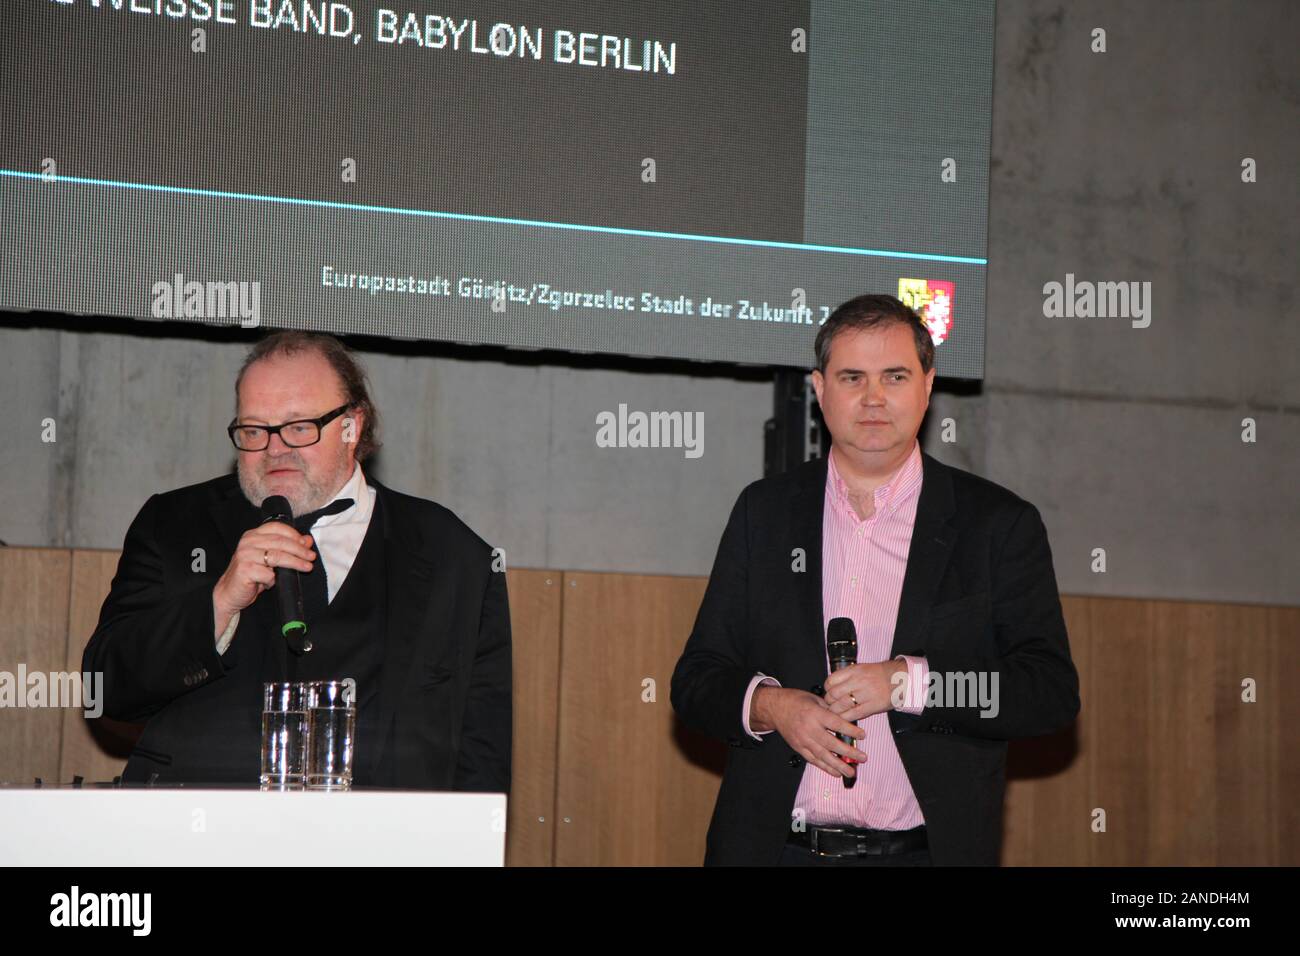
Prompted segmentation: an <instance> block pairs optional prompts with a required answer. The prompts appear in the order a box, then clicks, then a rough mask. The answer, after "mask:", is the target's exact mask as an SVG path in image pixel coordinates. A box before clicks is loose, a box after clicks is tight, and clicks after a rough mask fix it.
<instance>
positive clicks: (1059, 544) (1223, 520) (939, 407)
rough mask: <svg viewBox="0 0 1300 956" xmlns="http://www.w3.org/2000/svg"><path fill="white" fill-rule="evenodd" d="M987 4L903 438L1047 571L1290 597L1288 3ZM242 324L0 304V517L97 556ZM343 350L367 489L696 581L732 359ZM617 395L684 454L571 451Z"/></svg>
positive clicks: (744, 401)
mask: <svg viewBox="0 0 1300 956" xmlns="http://www.w3.org/2000/svg"><path fill="white" fill-rule="evenodd" d="M997 19H998V27H997V44H998V46H997V54H996V72H995V90H994V118H993V168H992V187H991V188H992V195H991V209H992V212H991V215H990V222H989V239H990V242H989V259H990V267H989V286H988V303H989V345H988V359H987V380H986V381H985V383H984V384H983V386H982V387H981V388H979V389H978V390H975V391H974V392H973V393H972V392H971V390H969V389H963V388H953V389H944V388H943V387H942V386H941V387H940V388H938V389H936V394H935V398H934V402H933V405H932V410H931V422H930V427H929V428H928V429H927V433H926V436H925V445H926V448H927V450H929V451H931V452H932V453H934V454H936V455H937V456H938V457H940V458H942V459H943V460H945V461H948V462H950V463H952V464H955V465H959V466H961V467H965V468H969V469H971V470H974V471H977V472H979V473H981V474H984V475H986V476H988V477H989V478H991V479H993V480H994V481H997V482H1000V483H1002V484H1004V485H1006V486H1008V487H1010V488H1012V489H1013V490H1015V491H1016V492H1018V493H1019V494H1021V495H1023V496H1025V497H1026V498H1028V499H1029V500H1031V501H1033V502H1034V503H1035V504H1037V505H1038V506H1039V508H1040V509H1041V510H1042V512H1043V516H1044V519H1045V520H1046V522H1047V526H1048V530H1049V532H1050V534H1051V540H1052V546H1053V552H1054V556H1055V562H1056V566H1057V575H1058V579H1059V581H1060V585H1061V588H1062V590H1063V591H1066V592H1071V593H1077V594H1111V595H1132V596H1149V597H1162V598H1199V599H1206V600H1221V601H1242V602H1267V603H1280V604H1297V603H1300V593H1298V592H1300V588H1298V587H1297V583H1296V582H1297V574H1296V570H1297V561H1296V559H1295V557H1294V556H1293V555H1292V551H1291V549H1292V548H1293V547H1294V542H1295V541H1296V540H1297V537H1298V534H1297V532H1300V509H1297V508H1296V506H1295V501H1296V485H1297V482H1296V479H1295V477H1294V475H1295V471H1296V465H1297V463H1298V462H1300V426H1298V425H1297V415H1296V413H1297V411H1298V410H1300V385H1298V384H1297V375H1296V374H1295V373H1296V372H1297V371H1300V321H1298V320H1300V315H1298V314H1297V301H1296V289H1297V279H1296V271H1297V269H1296V259H1297V249H1298V248H1300V234H1298V233H1300V227H1297V216H1296V212H1297V209H1298V208H1300V206H1298V204H1297V198H1298V197H1297V181H1296V176H1295V157H1296V156H1297V155H1300V122H1297V119H1300V70H1298V69H1297V58H1296V55H1295V52H1294V49H1293V39H1294V37H1295V36H1296V35H1297V32H1298V28H1300V7H1297V6H1296V5H1295V4H1294V3H1292V2H1290V0H1272V2H1264V0H1256V2H1252V3H1250V4H1233V3H1228V2H1226V0H1225V2H1215V3H1198V2H1181V0H1180V2H1173V0H1169V2H1160V3H1155V2H1152V3H1144V4H1131V3H1119V2H1109V3H1089V4H1067V3H1065V2H1059V3H1027V2H1006V0H1004V2H1002V3H1000V4H999V7H998V18H997ZM1094 27H1102V28H1104V29H1106V31H1107V37H1106V42H1107V52H1106V53H1104V54H1096V53H1092V52H1091V51H1090V49H1089V47H1090V43H1091V36H1090V34H1091V31H1092V29H1093V28H1094ZM814 42H815V38H814ZM1247 156H1249V157H1253V158H1254V159H1255V160H1256V161H1257V163H1258V177H1259V181H1258V182H1257V183H1254V184H1244V183H1242V182H1241V178H1240V170H1241V161H1242V159H1243V157H1247ZM1066 273H1073V274H1074V275H1075V277H1076V278H1077V279H1080V280H1084V279H1086V280H1093V281H1139V282H1146V281H1149V282H1151V283H1152V305H1153V308H1152V321H1151V324H1150V326H1149V327H1148V328H1143V329H1139V328H1133V327H1132V325H1131V323H1130V322H1129V321H1128V320H1126V319H1119V318H1115V319H1098V318H1093V319H1061V318H1045V317H1044V315H1043V285H1044V283H1046V282H1049V281H1053V280H1056V281H1064V279H1065V276H1066ZM247 341H248V340H247V338H246V337H243V336H242V334H241V333H237V332H235V331H232V330H223V329H206V328H193V327H177V326H175V325H168V326H158V325H154V324H150V323H128V322H122V321H111V322H109V321H103V322H96V321H92V320H84V319H69V318H59V317H52V316H22V315H4V316H0V401H2V402H3V406H4V408H5V409H6V411H7V414H5V415H4V416H3V418H2V419H0V449H3V450H4V451H3V465H2V466H0V539H3V540H4V541H6V542H7V543H8V544H11V545H55V546H74V547H103V548H114V547H119V546H120V545H121V542H122V537H123V534H124V532H125V530H126V526H127V524H128V523H129V521H130V519H131V517H132V516H133V515H134V514H135V512H136V511H137V510H138V508H139V507H140V505H141V504H143V502H144V500H145V499H146V498H147V497H148V495H149V494H150V493H152V492H155V491H160V490H165V489H168V488H173V487H178V486H180V485H184V484H188V483H191V482H195V481H201V480H204V479H206V478H209V477H212V476H214V475H216V474H218V473H219V472H221V471H222V470H227V469H229V468H230V467H232V465H233V460H234V456H233V450H232V449H231V448H230V447H229V445H228V444H227V443H226V439H225V436H224V434H223V431H222V430H223V429H224V427H225V425H226V424H227V422H228V421H229V419H230V416H231V414H232V401H233V396H232V391H231V389H232V383H233V380H234V375H235V371H236V369H237V368H238V365H239V362H240V359H241V357H242V354H243V352H244V350H245V348H246V346H247ZM353 344H354V345H355V346H356V347H357V348H358V350H359V351H360V352H361V353H362V355H363V357H364V358H365V359H366V361H367V364H368V367H369V369H370V372H371V377H372V380H373V382H374V386H375V391H376V394H377V398H378V401H379V402H380V407H381V409H382V411H383V412H384V413H385V416H386V425H387V427H386V436H385V437H386V447H385V448H384V450H383V451H382V452H381V454H380V456H379V458H378V459H377V461H376V469H375V470H376V473H377V474H378V476H379V477H380V479H381V480H383V481H385V482H386V483H388V484H390V485H392V486H394V487H396V488H399V489H401V490H404V491H408V492H411V493H414V494H418V495H422V496H426V497H431V498H435V499H437V500H439V501H441V502H442V503H444V504H446V505H448V506H449V507H451V508H452V509H453V510H455V511H456V512H458V513H459V514H460V515H461V516H462V517H463V518H464V519H465V520H466V521H468V522H469V523H470V524H471V525H472V526H473V527H474V528H475V529H477V530H478V531H479V533H480V534H482V535H483V536H484V537H485V538H487V539H488V540H490V541H492V542H493V543H494V544H497V545H500V546H502V547H504V548H506V550H507V554H508V556H509V561H510V563H511V564H512V565H514V566H535V567H557V568H571V569H579V570H617V571H627V572H648V573H670V574H701V573H705V572H707V571H708V569H709V566H710V564H711V562H712V559H713V553H714V549H715V548H716V545H717V540H718V536H719V535H720V533H721V530H722V526H723V523H724V522H725V520H726V515H727V512H728V510H729V508H730V506H731V504H732V502H733V501H734V499H735V496H736V494H737V493H738V492H739V490H740V489H741V488H742V487H743V486H744V485H745V484H746V483H747V482H749V481H751V480H753V479H754V478H756V477H758V476H760V474H761V471H762V425H763V421H764V419H765V418H767V417H768V416H769V415H770V414H771V404H772V394H771V387H770V385H769V384H768V383H767V380H766V379H765V377H764V375H763V374H762V373H760V372H758V371H755V370H745V369H730V368H725V367H714V366H707V367H706V366H694V365H690V364H685V363H647V362H639V361H632V360H626V361H623V360H616V359H600V358H586V357H569V356H563V355H551V354H540V355H539V354H535V353H506V352H502V351H498V350H475V349H467V348H463V347H458V346H448V345H441V344H437V343H407V342H380V341H374V340H360V341H357V342H355V343H353ZM619 403H626V404H627V405H628V406H629V408H631V409H644V410H650V409H663V410H672V409H678V410H683V411H701V412H703V413H704V455H703V457H702V458H700V459H697V460H687V459H685V458H684V457H683V455H682V453H681V451H680V450H675V451H674V450H668V449H662V450H658V449H655V450H652V449H621V450H620V449H601V448H597V447H596V444H595V431H596V415H597V413H598V412H600V411H603V410H610V411H613V410H616V409H617V407H618V405H619ZM46 417H52V418H54V419H55V420H56V422H57V427H58V441H57V442H55V443H53V444H45V443H42V442H41V440H40V431H41V424H40V423H41V420H42V419H44V418H46ZM944 417H951V418H953V419H954V421H955V423H956V430H957V441H956V442H955V443H951V444H946V443H943V442H941V441H940V440H939V438H940V435H939V428H938V427H937V425H938V421H939V420H940V419H942V418H944ZM1247 417H1250V418H1253V419H1254V420H1255V421H1256V423H1257V430H1258V440H1257V441H1256V442H1255V443H1252V444H1247V443H1243V442H1242V440H1241V431H1242V424H1241V423H1242V419H1244V418H1247ZM1096 548H1104V549H1105V552H1106V565H1107V570H1106V572H1105V573H1095V572H1094V571H1093V570H1092V569H1091V564H1092V561H1093V557H1092V552H1093V550H1094V549H1096Z"/></svg>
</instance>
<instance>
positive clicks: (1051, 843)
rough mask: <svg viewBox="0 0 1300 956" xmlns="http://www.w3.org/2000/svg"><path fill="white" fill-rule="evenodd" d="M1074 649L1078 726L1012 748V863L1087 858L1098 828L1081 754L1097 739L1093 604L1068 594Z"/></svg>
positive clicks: (1007, 857)
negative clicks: (1092, 729) (1093, 730)
mask: <svg viewBox="0 0 1300 956" xmlns="http://www.w3.org/2000/svg"><path fill="white" fill-rule="evenodd" d="M1061 605H1062V609H1063V611H1064V612H1065V626H1066V629H1067V630H1068V631H1069V635H1070V654H1071V656H1072V657H1073V658H1074V666H1075V669H1076V670H1077V671H1078V672H1079V696H1080V700H1081V703H1080V708H1081V709H1080V717H1079V720H1078V721H1076V722H1075V725H1074V726H1073V727H1070V728H1067V729H1066V730H1063V731H1061V732H1059V733H1056V734H1051V735H1049V736H1045V737H1036V738H1032V739H1028V740H1018V741H1014V742H1013V743H1012V744H1011V745H1010V747H1009V748H1008V752H1007V791H1006V803H1005V806H1004V808H1003V823H1002V862H1003V864H1004V865H1007V866H1059V865H1062V864H1070V863H1076V862H1077V861H1079V860H1085V859H1087V855H1088V851H1089V841H1090V839H1091V838H1092V833H1091V831H1090V830H1089V829H1088V820H1089V816H1088V815H1089V812H1090V811H1091V808H1092V807H1093V806H1095V805H1096V804H1095V803H1094V802H1093V801H1092V798H1091V789H1092V786H1091V776H1090V773H1091V769H1092V768H1091V766H1090V764H1089V763H1088V761H1086V760H1083V759H1080V754H1081V753H1083V752H1086V751H1087V749H1088V747H1089V746H1090V743H1091V740H1090V735H1089V732H1088V726H1089V725H1088V720H1087V717H1088V715H1090V714H1091V713H1092V709H1093V706H1094V703H1095V701H1094V698H1093V695H1092V689H1093V680H1092V674H1091V663H1092V647H1091V642H1090V640H1089V637H1090V630H1091V612H1092V604H1091V602H1090V601H1089V599H1087V598H1077V597H1064V598H1062V600H1061Z"/></svg>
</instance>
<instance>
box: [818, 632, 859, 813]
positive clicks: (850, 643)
mask: <svg viewBox="0 0 1300 956" xmlns="http://www.w3.org/2000/svg"><path fill="white" fill-rule="evenodd" d="M826 656H827V657H828V658H830V662H831V673H832V674H834V673H835V672H836V671H837V670H840V669H841V668H843V667H848V666H849V665H850V664H856V663H857V662H858V629H857V628H856V627H854V626H853V620H852V618H847V617H833V618H831V621H830V623H829V624H827V625H826ZM835 736H836V737H838V738H840V740H841V741H843V742H844V743H846V744H848V745H849V746H850V747H852V746H853V745H854V740H853V738H852V737H850V736H849V735H848V734H836V735H835ZM840 759H841V760H844V758H843V757H841V758H840ZM845 763H848V761H847V760H845ZM857 780H858V778H857V777H841V778H840V782H841V783H843V784H844V786H845V788H846V789H850V790H851V789H853V785H854V784H855V783H857Z"/></svg>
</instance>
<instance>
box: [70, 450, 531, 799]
mask: <svg viewBox="0 0 1300 956" xmlns="http://www.w3.org/2000/svg"><path fill="white" fill-rule="evenodd" d="M366 480H367V482H368V483H369V485H370V486H371V487H373V488H374V489H375V505H376V512H375V514H374V515H372V517H371V523H372V527H371V528H370V529H369V530H368V532H367V534H368V535H369V534H370V532H373V531H378V532H379V533H380V534H381V535H382V539H381V540H382V546H383V551H382V554H383V559H384V564H385V567H386V568H387V587H386V593H384V594H382V595H375V596H374V598H373V600H374V601H376V602H381V606H380V607H378V608H377V609H376V613H377V614H379V613H380V612H382V617H376V620H382V621H383V622H384V624H383V626H382V631H383V638H382V647H381V648H378V649H377V651H378V654H379V658H378V662H377V664H378V669H377V672H378V675H379V680H378V696H377V698H376V701H375V705H374V706H375V713H376V714H377V715H378V717H377V718H376V719H375V720H373V721H371V722H370V723H371V725H372V726H373V727H374V728H375V734H374V738H373V739H372V740H369V741H363V740H360V739H359V740H358V744H357V750H356V754H357V757H356V761H357V762H356V765H355V766H354V780H355V781H356V783H357V784H358V785H373V786H388V787H395V788H399V789H419V790H473V791H481V792H508V791H509V789H510V735H511V713H510V711H511V708H510V700H511V697H510V681H511V674H510V615H509V608H508V606H507V602H506V582H505V574H504V573H500V572H494V571H493V570H492V556H491V548H490V547H489V546H488V544H487V543H485V542H484V541H483V540H481V539H480V538H479V537H478V536H477V535H475V534H474V533H473V532H472V531H471V530H470V529H469V528H468V527H466V526H465V525H464V524H463V523H462V522H461V521H460V520H459V519H458V518H457V517H456V516H455V515H453V514H452V513H451V512H450V511H448V510H447V509H446V508H443V507H442V506H441V505H438V504H435V503H434V502H432V501H426V500H424V499H421V498H414V497H411V496H410V495H404V494H401V493H399V492H396V491H392V490H391V489H389V488H387V487H385V486H384V485H382V484H380V483H379V482H378V481H376V480H374V478H372V477H370V476H369V475H367V476H366ZM260 520H261V519H260V514H259V512H258V510H257V509H256V508H254V507H253V506H252V505H251V504H249V502H248V501H247V499H245V498H244V496H243V493H242V492H241V491H240V488H239V483H238V479H237V478H236V476H235V475H233V474H231V475H225V476H223V477H220V478H216V479H213V480H211V481H206V482H203V483H201V484H197V485H191V486H189V487H187V488H181V489H178V490H176V491H170V492H166V493H164V494H157V495H154V496H152V497H151V498H150V499H149V500H148V501H147V502H145V504H144V507H143V508H141V509H140V513H139V514H138V515H137V516H136V518H135V520H134V521H132V522H131V527H130V529H129V530H128V531H127V535H126V542H125V544H124V546H123V549H122V556H121V559H120V561H119V562H118V567H117V575H116V576H115V577H114V579H113V585H112V589H111V591H110V592H109V595H108V598H107V599H106V600H105V601H104V605H103V608H102V609H101V611H100V615H99V625H98V627H96V629H95V633H94V635H93V636H92V637H91V638H90V641H89V643H88V644H87V645H86V650H85V653H84V655H83V658H82V668H83V669H84V670H86V671H101V672H103V675H104V678H103V680H104V683H103V686H104V693H105V703H104V715H105V716H107V717H110V718H113V719H117V720H126V721H134V722H140V721H146V720H147V722H148V723H147V725H146V727H145V729H144V732H143V735H142V736H141V738H140V740H139V743H138V744H137V745H136V749H135V752H134V753H133V754H132V755H131V759H130V760H129V761H128V764H127V769H126V772H125V773H124V775H123V776H124V779H125V780H127V781H128V782H135V781H137V780H146V779H148V777H149V775H150V774H151V773H157V774H158V778H157V782H159V783H190V784H196V783H197V784H202V783H245V784H254V785H255V784H256V782H257V773H258V761H257V748H258V746H259V743H260V732H259V730H258V728H259V727H260V713H261V704H262V693H261V684H262V681H263V680H264V679H267V677H268V676H269V675H268V673H267V671H266V665H265V661H266V660H267V656H266V655H265V654H264V653H263V652H262V650H261V648H262V647H264V646H266V647H269V646H270V645H267V642H269V641H273V640H277V641H279V642H280V643H283V639H282V638H280V637H279V635H278V634H275V633H274V627H271V628H268V627H267V626H266V624H267V621H266V618H268V617H270V616H272V615H270V614H269V612H268V611H267V609H266V608H261V610H262V611H263V613H261V614H255V613H250V612H251V611H253V610H254V609H258V608H259V606H260V605H261V603H262V602H266V601H269V599H270V598H273V596H274V589H271V590H269V591H265V592H263V593H262V594H261V595H260V596H259V597H258V600H257V601H256V602H254V604H253V605H252V606H251V607H250V608H248V609H245V611H244V612H243V613H242V614H241V615H240V622H239V627H238V629H237V630H236V632H235V635H234V638H233V639H232V642H231V645H230V648H229V649H228V650H227V652H226V654H225V655H220V654H218V653H217V650H216V646H215V644H216V641H215V636H214V631H215V622H214V620H213V611H212V589H213V587H214V586H215V585H216V583H217V580H218V578H220V576H221V575H222V573H224V571H225V569H226V567H227V565H228V564H229V562H230V557H231V555H232V554H233V553H234V549H235V546H236V545H237V543H238V541H239V537H240V535H242V534H243V533H244V532H245V531H247V530H248V529H249V528H252V527H254V526H255V525H257V524H258V523H259V522H260ZM375 522H379V526H378V528H376V527H375V526H374V525H375ZM198 548H201V549H203V552H204V556H205V560H206V568H205V569H204V570H201V571H196V570H194V567H195V561H196V558H195V555H196V551H195V549H198ZM353 570H354V571H355V570H356V569H355V567H354V569H353ZM348 583H349V582H347V581H345V582H344V587H345V588H346V587H347V586H348ZM364 597H365V599H366V600H367V601H369V600H371V596H370V595H368V594H367V595H365V596H364ZM268 607H269V605H268ZM268 631H269V632H270V633H268ZM275 650H277V651H282V648H275ZM282 656H283V655H282ZM272 679H283V677H282V676H279V677H274V678H272ZM250 728H251V730H250ZM250 732H251V734H252V737H251V742H249V734H250ZM358 733H359V734H360V730H359V731H358ZM363 745H364V746H363ZM250 747H251V754H252V756H251V757H250V749H249V748H250ZM250 761H251V766H250Z"/></svg>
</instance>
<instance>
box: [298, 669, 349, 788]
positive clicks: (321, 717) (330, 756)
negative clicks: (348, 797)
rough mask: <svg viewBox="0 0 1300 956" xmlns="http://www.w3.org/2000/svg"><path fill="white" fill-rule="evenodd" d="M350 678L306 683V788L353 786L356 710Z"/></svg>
mask: <svg viewBox="0 0 1300 956" xmlns="http://www.w3.org/2000/svg"><path fill="white" fill-rule="evenodd" d="M351 688H352V684H351V681H340V680H323V681H312V682H311V683H309V684H307V723H308V727H309V730H308V750H307V789H308V790H350V789H352V752H353V747H354V746H355V743H356V733H357V709H356V704H355V703H354V701H353V699H352V692H351Z"/></svg>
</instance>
